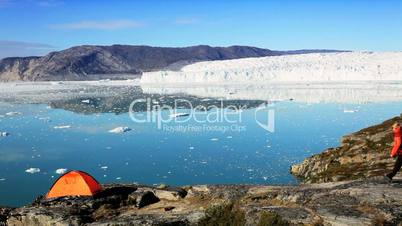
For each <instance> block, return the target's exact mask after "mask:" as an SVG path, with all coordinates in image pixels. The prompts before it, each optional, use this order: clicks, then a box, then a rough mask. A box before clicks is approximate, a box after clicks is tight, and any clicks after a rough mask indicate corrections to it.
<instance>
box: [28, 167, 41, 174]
mask: <svg viewBox="0 0 402 226" xmlns="http://www.w3.org/2000/svg"><path fill="white" fill-rule="evenodd" d="M25 172H26V173H30V174H34V173H39V172H40V169H39V168H29V169H26V170H25Z"/></svg>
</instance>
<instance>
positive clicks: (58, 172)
mask: <svg viewBox="0 0 402 226" xmlns="http://www.w3.org/2000/svg"><path fill="white" fill-rule="evenodd" d="M66 172H67V169H64V168H60V169H57V170H56V171H55V173H56V174H65V173H66Z"/></svg>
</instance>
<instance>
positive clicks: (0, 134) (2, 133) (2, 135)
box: [0, 132, 10, 137]
mask: <svg viewBox="0 0 402 226" xmlns="http://www.w3.org/2000/svg"><path fill="white" fill-rule="evenodd" d="M7 136H10V133H8V132H0V137H7Z"/></svg>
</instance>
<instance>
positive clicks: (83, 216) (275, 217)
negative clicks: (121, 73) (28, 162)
mask: <svg viewBox="0 0 402 226" xmlns="http://www.w3.org/2000/svg"><path fill="white" fill-rule="evenodd" d="M401 188H402V182H395V183H388V182H387V181H384V180H383V179H382V178H372V179H369V180H355V181H351V182H332V183H323V184H304V185H300V186H263V185H200V186H188V187H183V188H170V187H161V188H155V187H148V186H139V185H108V186H106V188H105V190H104V191H103V192H102V193H100V194H98V195H97V196H95V197H93V198H89V197H87V198H84V197H81V198H80V197H70V198H58V199H53V200H43V199H41V198H38V199H37V200H36V201H34V202H33V203H32V204H31V205H28V206H25V207H21V208H16V209H7V208H3V209H1V208H0V225H1V224H7V225H58V226H61V225H70V226H74V225H397V224H398V223H399V222H401V220H402V204H401V203H402V189H401Z"/></svg>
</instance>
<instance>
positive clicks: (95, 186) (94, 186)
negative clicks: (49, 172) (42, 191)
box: [46, 170, 102, 199]
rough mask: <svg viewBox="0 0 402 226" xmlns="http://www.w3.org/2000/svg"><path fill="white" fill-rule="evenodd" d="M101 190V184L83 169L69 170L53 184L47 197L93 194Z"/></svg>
mask: <svg viewBox="0 0 402 226" xmlns="http://www.w3.org/2000/svg"><path fill="white" fill-rule="evenodd" d="M100 191H102V186H101V185H100V184H99V182H98V181H96V180H95V178H93V177H92V176H91V175H89V174H88V173H85V172H83V171H76V170H74V171H70V172H68V173H66V174H64V175H62V176H61V177H60V178H59V179H57V180H56V182H55V183H54V184H53V186H52V187H51V189H50V190H49V192H48V193H47V195H46V198H47V199H51V198H57V197H66V196H93V195H95V194H97V193H99V192H100Z"/></svg>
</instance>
